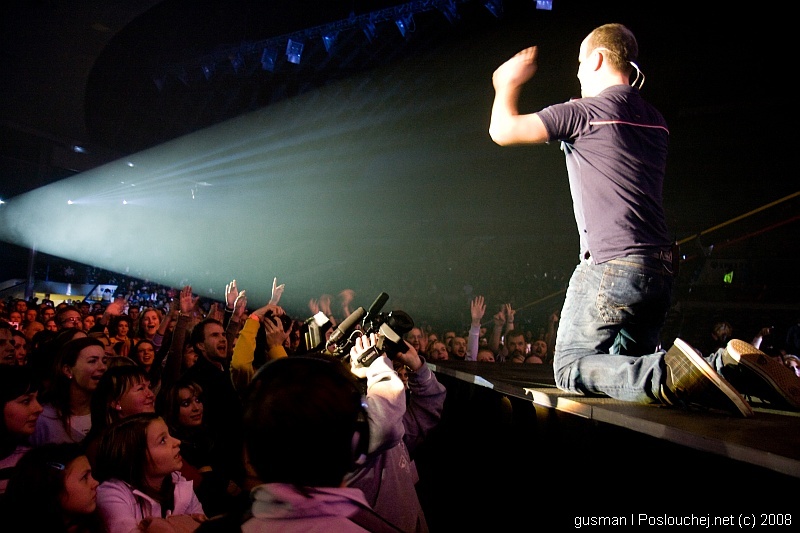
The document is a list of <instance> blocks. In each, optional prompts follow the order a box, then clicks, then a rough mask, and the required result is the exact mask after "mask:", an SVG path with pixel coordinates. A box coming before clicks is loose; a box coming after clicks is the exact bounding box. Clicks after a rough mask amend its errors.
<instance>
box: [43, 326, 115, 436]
mask: <svg viewBox="0 0 800 533" xmlns="http://www.w3.org/2000/svg"><path fill="white" fill-rule="evenodd" d="M82 334H83V335H84V336H83V337H79V338H75V339H73V340H70V341H68V342H66V343H65V344H64V345H63V346H62V347H61V348H60V349H59V352H58V355H57V357H56V363H55V365H54V369H53V372H54V374H53V376H52V379H51V381H50V382H49V384H48V386H47V389H46V390H45V393H46V394H45V403H44V411H43V412H42V415H41V416H40V417H39V421H38V422H37V424H36V431H35V432H34V434H33V435H32V437H31V443H32V444H33V445H34V446H41V445H43V444H46V443H49V442H55V443H58V442H81V441H82V440H83V439H84V438H86V435H88V434H89V430H90V429H91V426H92V416H91V400H92V395H93V394H94V391H95V390H96V389H97V384H98V383H99V382H100V378H101V377H102V376H103V374H104V373H105V371H106V356H105V353H104V351H103V345H102V343H101V342H100V341H98V340H97V339H93V338H91V337H86V336H85V335H86V334H85V333H82Z"/></svg>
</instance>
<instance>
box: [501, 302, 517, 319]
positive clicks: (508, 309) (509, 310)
mask: <svg viewBox="0 0 800 533" xmlns="http://www.w3.org/2000/svg"><path fill="white" fill-rule="evenodd" d="M503 309H504V310H505V315H506V324H513V323H514V315H515V314H516V311H514V308H513V307H511V304H503Z"/></svg>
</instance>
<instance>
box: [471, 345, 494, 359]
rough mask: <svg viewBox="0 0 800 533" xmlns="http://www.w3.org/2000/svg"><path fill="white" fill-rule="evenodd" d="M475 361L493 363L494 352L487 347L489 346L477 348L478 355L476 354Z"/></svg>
mask: <svg viewBox="0 0 800 533" xmlns="http://www.w3.org/2000/svg"><path fill="white" fill-rule="evenodd" d="M475 360H476V361H481V362H483V363H494V362H496V360H495V357H494V352H493V351H492V350H490V349H489V347H488V346H487V347H485V348H478V355H477V356H476V359H475Z"/></svg>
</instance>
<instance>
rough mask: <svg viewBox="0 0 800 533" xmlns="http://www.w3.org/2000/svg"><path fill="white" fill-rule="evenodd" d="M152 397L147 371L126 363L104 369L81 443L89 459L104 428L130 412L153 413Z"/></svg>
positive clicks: (133, 413) (95, 455) (95, 449)
mask: <svg viewBox="0 0 800 533" xmlns="http://www.w3.org/2000/svg"><path fill="white" fill-rule="evenodd" d="M118 359H121V360H127V358H124V357H120V358H118ZM155 399H156V395H155V394H154V393H153V391H152V390H151V388H150V380H149V379H148V377H147V373H146V372H145V371H144V369H142V368H141V367H140V366H138V365H136V364H134V363H133V362H129V363H128V364H122V365H116V366H113V367H111V368H109V369H108V370H106V372H105V374H103V377H102V378H100V382H99V383H98V384H97V390H96V391H95V393H94V394H93V395H92V405H91V410H92V429H91V430H90V431H89V435H87V437H86V441H85V443H84V444H85V448H86V455H87V456H88V457H89V461H90V462H91V463H92V464H95V459H96V457H97V448H98V446H99V445H100V437H101V436H102V435H103V433H104V432H105V431H106V429H108V428H109V427H110V426H111V425H112V424H114V423H115V422H117V421H119V420H122V419H123V418H126V417H128V416H130V415H135V414H138V413H153V412H155V410H156V409H155Z"/></svg>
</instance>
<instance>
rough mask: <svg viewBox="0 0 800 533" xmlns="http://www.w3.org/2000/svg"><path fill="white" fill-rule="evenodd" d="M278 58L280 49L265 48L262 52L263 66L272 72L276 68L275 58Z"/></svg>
mask: <svg viewBox="0 0 800 533" xmlns="http://www.w3.org/2000/svg"><path fill="white" fill-rule="evenodd" d="M276 59H278V51H277V50H273V49H271V48H264V51H263V52H262V53H261V68H263V69H264V70H268V71H270V72H272V71H274V70H275V60H276Z"/></svg>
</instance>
